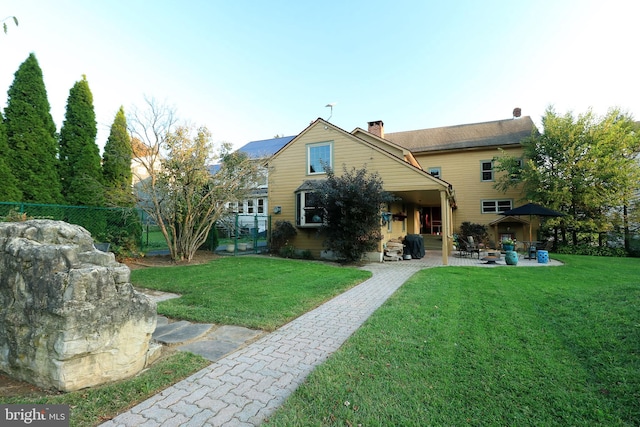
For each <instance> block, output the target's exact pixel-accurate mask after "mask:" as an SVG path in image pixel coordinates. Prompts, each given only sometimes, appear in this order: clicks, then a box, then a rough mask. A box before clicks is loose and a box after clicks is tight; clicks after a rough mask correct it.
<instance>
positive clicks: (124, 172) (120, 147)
mask: <svg viewBox="0 0 640 427" xmlns="http://www.w3.org/2000/svg"><path fill="white" fill-rule="evenodd" d="M132 156H133V154H132V148H131V137H130V136H129V132H128V131H127V119H126V118H125V115H124V108H122V107H120V109H119V110H118V112H117V113H116V117H115V119H114V120H113V124H112V125H111V132H110V133H109V139H107V143H106V144H105V146H104V154H103V155H102V175H103V177H104V185H105V199H106V200H107V203H108V204H110V205H114V206H133V205H134V204H135V198H134V196H133V192H132V189H131V184H132V175H131V158H132Z"/></svg>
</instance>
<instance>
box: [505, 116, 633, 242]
mask: <svg viewBox="0 0 640 427" xmlns="http://www.w3.org/2000/svg"><path fill="white" fill-rule="evenodd" d="M542 125H543V128H544V129H543V131H542V132H535V133H534V134H532V135H531V136H530V137H529V138H526V139H525V140H524V141H523V142H522V145H523V148H524V154H523V156H522V157H514V156H507V155H502V156H498V157H496V169H497V170H498V171H504V172H506V173H505V174H502V175H501V177H500V178H499V179H498V180H497V182H496V188H497V189H500V190H506V189H508V188H511V187H517V188H521V189H522V191H523V194H524V199H525V200H528V201H534V202H537V203H540V204H542V205H544V206H547V207H549V208H552V209H555V210H557V211H560V212H563V213H564V214H565V215H564V216H562V217H559V218H551V219H548V220H547V221H546V224H545V225H546V227H545V228H546V229H547V230H548V232H549V233H550V237H553V238H554V241H555V242H560V243H562V244H565V245H569V246H571V247H574V248H575V247H580V246H584V247H585V248H587V249H588V248H593V247H601V248H606V247H607V246H612V243H613V246H615V244H616V242H615V241H612V236H616V235H617V236H622V238H621V240H623V242H624V248H625V250H626V252H627V253H635V252H636V251H638V248H635V249H634V248H632V246H633V245H632V243H633V241H632V240H633V238H634V236H637V233H638V232H639V231H640V125H639V123H638V122H636V121H634V120H633V118H632V116H631V115H630V114H629V113H626V112H623V111H621V110H620V109H618V108H612V109H610V110H609V111H608V112H607V113H606V114H605V115H603V116H602V117H599V116H597V115H595V114H594V113H593V111H591V110H588V111H587V112H586V113H583V114H578V115H577V116H576V115H574V114H573V113H571V112H568V113H565V114H559V113H557V112H556V111H555V109H554V108H553V107H548V108H547V110H546V111H545V114H544V116H543V117H542ZM613 240H615V237H614V238H613Z"/></svg>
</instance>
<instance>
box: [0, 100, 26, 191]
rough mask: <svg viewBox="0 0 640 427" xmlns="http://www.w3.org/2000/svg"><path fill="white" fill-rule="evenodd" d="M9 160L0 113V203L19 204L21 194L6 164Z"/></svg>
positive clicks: (5, 135)
mask: <svg viewBox="0 0 640 427" xmlns="http://www.w3.org/2000/svg"><path fill="white" fill-rule="evenodd" d="M10 158H11V154H10V153H9V145H8V144H7V131H6V129H5V127H4V122H3V120H2V112H0V182H1V183H2V185H0V201H2V202H19V201H20V200H22V193H21V192H20V190H19V189H18V182H17V181H16V178H15V177H14V176H13V172H12V171H11V168H10V167H9V164H8V163H7V161H8V159H10Z"/></svg>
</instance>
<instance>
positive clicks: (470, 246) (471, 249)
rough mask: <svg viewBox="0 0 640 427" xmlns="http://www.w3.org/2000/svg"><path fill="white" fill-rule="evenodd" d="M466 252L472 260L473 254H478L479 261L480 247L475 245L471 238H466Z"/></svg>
mask: <svg viewBox="0 0 640 427" xmlns="http://www.w3.org/2000/svg"><path fill="white" fill-rule="evenodd" d="M467 250H468V251H469V253H470V254H471V258H473V254H474V253H477V254H478V259H480V245H479V244H478V243H476V242H475V241H474V239H473V236H468V237H467Z"/></svg>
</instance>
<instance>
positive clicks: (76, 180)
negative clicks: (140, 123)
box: [60, 76, 104, 206]
mask: <svg viewBox="0 0 640 427" xmlns="http://www.w3.org/2000/svg"><path fill="white" fill-rule="evenodd" d="M97 132H98V130H97V125H96V114H95V112H94V110H93V95H92V94H91V90H90V89H89V83H88V82H87V78H86V76H82V80H80V81H77V82H76V83H75V84H74V85H73V87H72V88H71V90H70V91H69V98H68V100H67V112H66V114H65V120H64V123H63V124H62V129H61V130H60V180H61V182H62V194H63V196H64V198H65V200H66V202H67V203H68V204H70V205H87V206H102V205H103V204H104V189H103V187H102V169H101V166H100V149H99V148H98V146H97V145H96V134H97Z"/></svg>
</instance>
